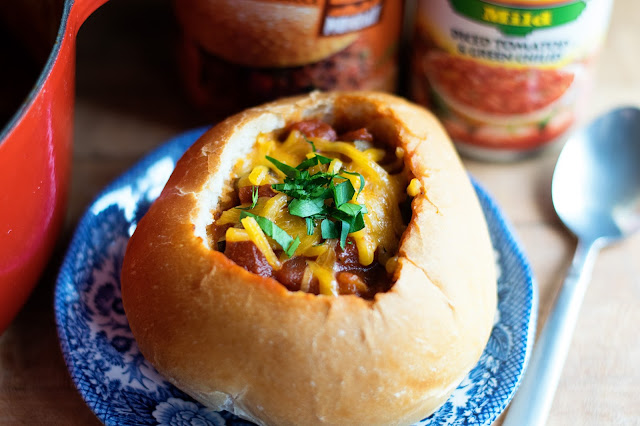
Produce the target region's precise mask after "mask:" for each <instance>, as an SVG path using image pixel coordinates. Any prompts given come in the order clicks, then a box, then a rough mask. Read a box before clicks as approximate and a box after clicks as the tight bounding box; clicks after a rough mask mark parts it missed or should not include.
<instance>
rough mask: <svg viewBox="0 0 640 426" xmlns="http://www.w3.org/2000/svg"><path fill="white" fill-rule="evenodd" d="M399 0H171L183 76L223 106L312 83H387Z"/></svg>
mask: <svg viewBox="0 0 640 426" xmlns="http://www.w3.org/2000/svg"><path fill="white" fill-rule="evenodd" d="M402 3H403V2H402V1H400V0H360V1H358V0H175V1H174V10H175V13H176V16H177V19H178V21H179V23H180V25H181V27H182V36H181V47H180V51H181V58H180V65H181V67H182V71H183V76H184V81H185V83H186V86H187V89H188V92H189V94H190V95H191V98H192V99H193V100H194V101H195V103H196V104H197V105H198V106H201V107H205V108H207V109H213V110H215V111H218V112H220V113H221V114H228V113H230V112H233V111H235V110H239V109H242V108H244V107H247V106H250V105H255V104H258V103H262V102H264V101H268V100H271V99H275V98H278V97H281V96H286V95H293V94H298V93H304V92H308V91H311V90H315V89H318V90H334V89H340V90H356V89H368V90H382V91H389V92H391V91H394V90H395V88H396V82H397V73H398V71H397V68H398V43H399V38H400V31H401V26H402V12H403V10H402V8H403V5H402Z"/></svg>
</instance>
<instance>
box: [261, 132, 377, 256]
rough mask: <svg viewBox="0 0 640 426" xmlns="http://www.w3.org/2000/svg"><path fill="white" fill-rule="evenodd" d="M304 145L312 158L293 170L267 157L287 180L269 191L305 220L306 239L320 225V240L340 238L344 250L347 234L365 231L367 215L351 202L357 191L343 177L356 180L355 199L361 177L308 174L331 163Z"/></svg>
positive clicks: (312, 145) (365, 210) (363, 183)
mask: <svg viewBox="0 0 640 426" xmlns="http://www.w3.org/2000/svg"><path fill="white" fill-rule="evenodd" d="M307 142H309V143H310V144H311V147H312V149H313V151H314V153H315V155H314V156H313V157H311V158H307V159H305V160H304V161H302V162H301V163H300V164H298V165H297V166H296V167H295V168H294V167H291V166H289V165H287V164H284V163H282V162H280V161H278V160H276V159H274V158H272V157H269V156H267V160H269V161H270V162H271V163H272V164H273V165H275V166H276V167H277V168H278V170H280V171H282V173H284V174H285V176H286V177H285V179H284V182H283V183H278V184H275V185H271V187H272V188H273V189H274V190H276V191H279V192H282V193H283V194H285V195H287V196H288V197H290V198H291V199H290V201H289V205H288V207H289V213H290V214H292V215H294V216H298V217H301V218H304V219H305V222H306V225H307V234H308V235H312V234H313V232H314V229H315V226H316V224H317V223H320V229H321V235H322V238H323V239H332V238H339V239H340V247H342V248H344V247H345V243H346V239H347V236H348V234H349V233H352V232H356V231H359V230H360V229H362V228H364V217H363V215H364V214H366V213H367V209H366V207H365V206H364V205H362V204H355V203H353V202H351V200H353V197H354V195H356V189H355V188H354V186H353V183H352V182H351V180H350V179H347V178H346V177H345V176H342V174H343V173H344V174H349V175H353V176H358V177H359V179H360V188H359V189H358V191H357V195H360V193H361V192H362V190H363V189H364V186H365V179H364V176H362V175H361V174H360V173H357V172H350V171H347V170H341V171H340V172H339V173H329V172H323V171H318V172H316V173H314V174H311V172H310V171H309V169H311V168H312V167H314V166H317V165H326V164H329V163H331V161H333V159H332V158H329V157H325V156H324V155H320V154H318V153H317V151H316V149H315V145H314V144H313V142H312V141H310V140H307ZM357 195H356V197H357ZM265 233H266V231H265Z"/></svg>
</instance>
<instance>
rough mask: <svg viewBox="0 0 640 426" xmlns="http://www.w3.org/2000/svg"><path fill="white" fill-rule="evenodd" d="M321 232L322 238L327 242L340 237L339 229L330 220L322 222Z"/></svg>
mask: <svg viewBox="0 0 640 426" xmlns="http://www.w3.org/2000/svg"><path fill="white" fill-rule="evenodd" d="M320 230H321V231H322V238H324V239H325V240H328V239H331V238H338V237H339V236H340V233H339V232H338V227H337V226H336V224H335V223H334V222H332V221H330V220H329V219H325V220H323V221H322V223H321V224H320Z"/></svg>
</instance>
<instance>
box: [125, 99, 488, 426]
mask: <svg viewBox="0 0 640 426" xmlns="http://www.w3.org/2000/svg"><path fill="white" fill-rule="evenodd" d="M312 119H313V120H322V121H323V122H325V123H328V124H329V125H331V126H333V127H335V128H336V129H339V130H340V132H349V131H352V130H354V129H360V128H366V129H368V131H370V133H371V134H372V135H373V139H374V140H375V142H376V143H379V144H387V145H388V146H389V148H390V150H391V152H394V153H399V154H402V155H401V156H400V157H399V158H400V160H401V163H402V164H403V170H404V172H402V173H404V174H406V179H405V180H404V183H403V184H404V185H409V186H411V185H413V187H412V188H410V190H409V192H411V193H412V194H413V195H414V196H413V198H412V200H411V205H410V208H411V215H410V218H409V220H408V223H406V224H402V226H401V229H400V228H397V227H396V225H395V224H394V223H393V221H395V220H396V219H390V220H387V221H384V220H382V221H379V222H378V225H376V224H375V220H374V219H368V222H367V225H369V227H365V228H364V230H366V232H369V234H368V235H369V236H371V233H374V234H375V233H376V232H378V233H379V234H377V235H378V237H379V238H378V237H376V238H378V241H383V240H384V238H386V237H384V236H380V235H381V234H380V233H387V234H389V235H392V236H393V235H395V236H397V239H398V240H397V242H396V243H395V252H394V253H388V255H387V256H386V257H385V259H384V260H383V259H382V256H381V253H382V250H381V249H376V250H375V259H374V260H375V261H376V262H379V263H383V262H384V267H385V268H386V270H388V271H389V273H388V275H387V278H388V285H386V286H382V287H378V288H376V289H375V291H372V292H369V293H367V292H364V294H360V295H358V294H359V293H358V292H357V291H356V292H352V293H354V294H339V293H342V291H341V290H340V289H341V287H340V285H336V284H335V283H336V282H337V281H338V280H337V279H336V280H335V281H332V282H333V283H334V287H331V285H330V286H329V289H330V290H329V291H328V292H326V291H324V292H323V291H322V290H321V289H319V290H317V291H316V292H318V293H321V294H313V292H311V293H310V292H306V291H292V290H290V289H288V288H287V287H286V286H285V285H283V284H282V283H281V282H279V281H278V280H276V279H275V278H273V276H269V273H266V274H263V275H267V276H261V275H259V273H262V272H260V271H257V273H252V272H249V271H248V270H247V269H245V268H243V267H242V266H239V265H238V264H236V263H235V262H234V261H233V260H231V259H230V258H229V257H227V256H226V255H225V254H224V253H223V252H220V251H217V250H216V248H217V247H216V245H217V243H218V242H220V236H221V235H222V233H220V232H216V229H218V228H216V226H217V225H216V222H217V221H218V220H220V218H221V217H223V213H222V210H225V211H229V210H231V209H233V208H234V206H236V205H237V204H238V199H237V197H236V195H235V194H236V192H235V191H236V189H235V187H234V186H235V185H236V181H237V180H238V179H237V176H234V169H235V170H236V171H237V170H238V167H236V166H237V165H238V164H244V163H243V162H245V161H247V159H250V158H251V155H252V152H255V151H256V150H260V149H262V148H261V147H262V145H260V143H261V142H259V140H260V138H263V137H264V135H271V137H272V139H284V142H274V143H276V145H277V144H286V143H287V139H290V138H289V137H288V136H286V135H289V136H290V135H291V134H293V133H294V132H293V131H292V130H291V125H292V124H293V123H298V122H302V121H307V120H312ZM304 139H310V140H311V141H312V142H315V145H322V143H323V142H322V140H321V139H322V138H314V137H306V136H305V137H303V141H302V143H303V144H304V145H305V146H307V147H308V146H311V144H307V142H306V141H305V140H304ZM257 141H258V142H257ZM322 153H323V151H322V150H319V152H313V151H311V152H307V155H306V156H305V158H312V157H314V156H315V157H317V156H318V155H321V154H322ZM354 155H355V154H354ZM254 157H255V156H254ZM239 159H242V161H239ZM342 159H343V160H345V163H344V167H345V169H347V168H348V167H352V166H355V165H354V164H352V163H355V161H353V162H352V163H348V162H347V161H346V159H345V158H342ZM245 166H246V164H245ZM293 166H295V164H293ZM326 166H329V165H326ZM242 168H243V167H240V169H242ZM380 173H382V172H380ZM402 173H399V174H398V175H400V174H402ZM350 176H352V177H353V176H354V175H353V174H352V175H350ZM363 177H364V178H365V180H366V178H369V180H368V181H367V182H368V183H367V185H371V186H373V187H375V185H376V183H375V176H370V175H367V176H363ZM359 179H360V178H359ZM342 181H344V182H346V179H344V178H343V179H342ZM409 183H410V184H409ZM367 185H365V189H364V190H363V191H362V192H361V193H356V194H353V199H352V200H351V201H350V203H352V204H353V203H355V202H356V201H358V200H359V201H362V202H363V203H364V204H368V203H371V204H370V205H372V206H374V207H373V208H369V210H368V211H369V212H374V209H376V208H377V207H375V206H376V199H378V200H390V199H391V198H385V197H387V195H386V194H384V193H382V192H383V191H384V189H382V190H381V189H380V188H374V189H375V190H374V191H373V192H371V188H369V189H367ZM354 186H355V187H357V185H354ZM356 189H357V188H356ZM365 191H370V192H369V193H368V194H367V193H366V192H365ZM389 191H391V189H389ZM391 192H393V191H391ZM396 195H397V196H398V197H400V195H398V194H396ZM358 197H362V199H358ZM273 198H275V197H273ZM354 199H355V200H356V201H354ZM398 199H399V198H398ZM288 201H291V200H288ZM334 201H335V200H334ZM336 203H337V201H336ZM377 205H378V206H379V205H380V204H377ZM382 205H386V206H387V207H389V203H388V202H386V201H385V202H383V203H382ZM256 206H257V205H256ZM289 206H290V204H289ZM241 207H242V208H246V207H247V205H246V204H243V205H241ZM249 207H250V206H249ZM396 207H397V205H396V206H391V207H389V208H390V209H395V208H396ZM256 208H257V207H256ZM380 208H382V209H384V208H385V207H384V206H383V207H380ZM389 211H391V210H389ZM390 214H391V216H393V215H394V214H395V213H393V212H392V213H390ZM373 216H374V215H372V217H373ZM245 219H246V218H245ZM380 223H382V224H383V226H379V224H380ZM236 226H237V225H234V226H233V227H232V229H238V228H236ZM376 226H377V227H376ZM228 229H229V228H227V231H226V232H228ZM375 229H377V230H378V231H375ZM397 229H400V231H399V232H398V231H396V230H397ZM234 232H236V231H234ZM247 232H248V231H247ZM359 232H360V231H359ZM398 234H399V235H398ZM225 235H228V234H225ZM349 236H350V237H352V242H354V244H352V245H356V246H358V241H356V240H357V238H358V235H355V234H349ZM302 237H303V238H304V236H302ZM336 240H337V238H336ZM327 241H330V239H327V240H326V241H324V242H322V244H328V243H327ZM384 241H387V240H384ZM388 241H391V240H388ZM343 243H344V242H343V241H340V242H339V243H338V242H337V241H335V242H334V245H333V247H336V245H341V244H343ZM227 244H229V243H227ZM270 244H271V247H272V248H273V247H276V248H277V244H275V245H274V243H273V242H271V243H270ZM381 244H382V245H384V244H386V243H381ZM302 245H303V243H301V244H300V246H298V248H297V249H295V250H296V251H297V250H301V249H300V247H302ZM347 245H348V242H347V244H345V245H344V247H347ZM393 245H394V243H393V241H391V242H390V243H388V244H387V246H386V247H391V248H393ZM256 246H258V244H257V243H256ZM313 246H314V245H312V246H310V247H307V249H311V248H312V247H313ZM358 247H360V246H358ZM289 248H291V247H289ZM284 249H286V247H284V246H283V250H280V252H279V253H276V254H277V256H279V259H280V260H281V261H285V260H286V259H285V258H286V255H284V254H283V251H284ZM336 250H338V249H337V248H336ZM294 258H295V253H294V257H292V258H291V259H294ZM311 260H313V259H311ZM315 260H318V259H315ZM318 262H319V260H318ZM307 265H309V259H307ZM308 267H309V266H308ZM272 269H273V270H275V269H276V268H275V267H273V268H272ZM494 269H495V266H494V259H493V251H492V247H491V243H490V240H489V235H488V231H487V227H486V224H485V221H484V217H483V215H482V212H481V209H480V206H479V204H478V201H477V199H476V197H475V193H474V191H473V189H472V186H471V185H470V182H469V179H468V177H467V175H466V173H465V172H464V169H463V167H462V165H461V163H460V161H459V159H458V157H457V155H456V153H455V151H454V150H453V148H452V146H451V143H450V141H449V139H448V138H447V136H446V134H445V133H444V131H443V130H442V128H441V126H440V125H439V123H438V122H437V121H436V120H435V118H433V116H432V115H431V114H429V113H428V112H427V111H426V110H424V109H422V108H421V107H418V106H416V105H413V104H411V103H409V102H407V101H404V100H402V99H400V98H397V97H394V96H392V95H388V94H381V93H373V92H334V93H319V92H314V93H311V94H309V95H306V96H301V97H295V98H288V99H283V100H280V101H276V102H272V103H269V104H266V105H263V106H260V107H256V108H252V109H249V110H246V111H245V112H243V113H240V114H238V115H235V116H233V117H230V118H229V119H227V120H225V121H223V122H221V123H220V124H218V125H217V126H215V127H214V128H212V129H211V130H209V131H208V132H207V133H206V134H205V135H203V136H202V137H201V138H200V139H199V140H198V141H197V142H196V143H195V144H194V145H193V146H192V147H191V148H190V149H189V150H188V151H187V152H186V153H185V155H184V156H183V157H182V159H181V160H180V161H179V162H178V164H177V166H176V169H175V171H174V173H173V174H172V176H171V178H170V179H169V181H168V183H167V185H166V187H165V188H164V190H163V192H162V194H161V195H160V197H159V198H158V199H157V200H156V201H155V202H154V204H153V205H152V206H151V208H150V209H149V211H148V213H147V214H146V215H145V216H144V217H143V219H142V220H141V221H140V223H139V224H138V227H137V229H136V231H135V233H134V234H133V236H132V238H131V240H130V241H129V244H128V247H127V251H126V255H125V259H124V264H123V269H122V297H123V303H124V308H125V312H126V314H127V318H128V320H129V324H130V326H131V330H132V331H133V334H134V336H135V338H136V340H137V342H138V345H139V347H140V350H141V351H142V353H143V354H144V355H145V357H146V358H147V359H148V360H149V361H150V362H151V363H152V364H153V365H154V366H155V367H156V368H157V370H158V371H159V372H160V373H161V374H163V375H164V376H165V377H166V378H167V379H168V380H169V381H171V382H172V383H173V384H175V385H176V386H177V387H178V388H180V389H182V390H183V391H185V392H186V393H188V394H189V395H191V396H192V397H193V398H195V399H196V400H198V401H200V402H201V403H203V404H204V405H206V406H209V407H214V408H215V409H225V410H228V411H230V412H233V413H235V414H237V415H239V416H241V417H243V418H246V419H249V420H251V421H254V422H256V423H258V424H410V423H412V422H415V421H418V420H420V419H421V418H424V417H426V416H427V415H428V414H430V413H431V412H433V411H434V410H435V409H437V408H438V407H439V406H440V405H441V404H442V403H444V401H445V400H446V399H447V397H448V396H449V394H450V393H451V392H452V391H453V389H454V388H455V387H456V386H457V385H458V384H459V383H460V381H461V380H462V379H463V378H464V376H465V375H466V374H467V373H468V372H469V370H470V369H471V368H472V367H473V365H474V364H475V363H476V362H477V360H478V358H479V357H480V354H481V353H482V350H483V348H484V345H485V344H486V342H487V339H488V337H489V334H490V331H491V328H492V324H493V318H494V313H495V307H496V275H495V270H494ZM363 280H364V281H365V282H366V284H368V281H367V279H363ZM319 281H321V280H319ZM319 287H320V286H319ZM331 288H333V289H334V290H336V288H337V289H338V290H337V291H334V292H333V293H332V292H331ZM307 290H309V289H307ZM324 293H326V294H324ZM346 293H349V292H348V291H347V292H346Z"/></svg>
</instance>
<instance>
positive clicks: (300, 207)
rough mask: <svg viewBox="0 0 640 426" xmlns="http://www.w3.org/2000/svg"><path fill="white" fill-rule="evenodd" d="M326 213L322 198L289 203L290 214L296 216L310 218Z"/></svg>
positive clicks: (297, 200)
mask: <svg viewBox="0 0 640 426" xmlns="http://www.w3.org/2000/svg"><path fill="white" fill-rule="evenodd" d="M325 211H326V208H325V205H324V200H323V199H322V198H310V199H294V200H293V201H291V202H290V203H289V213H291V214H292V215H294V216H300V217H309V216H314V215H317V214H322V213H324V212H325Z"/></svg>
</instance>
